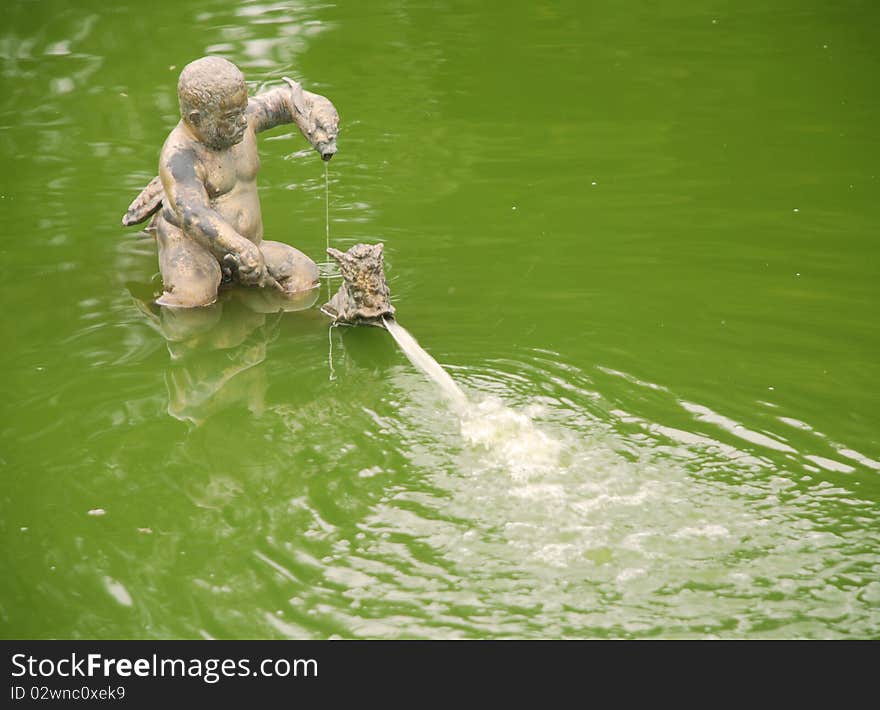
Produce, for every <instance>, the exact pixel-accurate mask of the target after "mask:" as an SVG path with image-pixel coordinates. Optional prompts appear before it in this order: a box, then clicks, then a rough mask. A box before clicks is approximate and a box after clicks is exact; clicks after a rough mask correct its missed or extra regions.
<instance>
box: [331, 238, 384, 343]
mask: <svg viewBox="0 0 880 710" xmlns="http://www.w3.org/2000/svg"><path fill="white" fill-rule="evenodd" d="M384 248H385V245H384V244H355V245H354V246H353V247H351V249H349V250H348V251H346V252H341V251H339V250H338V249H333V248H332V247H331V248H329V249H327V254H329V255H330V256H331V257H332V258H333V260H334V261H335V262H336V263H337V264H339V271H340V273H341V274H342V286H340V287H339V290H338V291H337V292H336V294H335V295H334V296H333V298H331V299H330V300H329V301H328V302H327V303H325V304H324V305H323V306H321V311H322V312H323V313H325V314H326V315H328V316H330V317H331V318H332V319H333V322H334V323H348V324H351V325H375V326H379V327H380V328H381V327H384V325H383V323H382V319H383V318H386V319H393V318H394V306H392V305H391V301H390V300H389V299H390V296H391V291H390V290H389V288H388V282H387V281H386V280H385V266H384V259H383V256H382V253H383V250H384Z"/></svg>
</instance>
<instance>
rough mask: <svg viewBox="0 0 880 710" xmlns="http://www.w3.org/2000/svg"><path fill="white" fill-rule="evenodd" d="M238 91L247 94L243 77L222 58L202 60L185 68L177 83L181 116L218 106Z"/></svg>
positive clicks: (231, 64)
mask: <svg viewBox="0 0 880 710" xmlns="http://www.w3.org/2000/svg"><path fill="white" fill-rule="evenodd" d="M239 91H244V92H245V93H247V86H246V85H245V83H244V74H242V73H241V70H240V69H239V68H238V67H237V66H235V64H233V63H232V62H230V61H228V60H226V59H223V58H222V57H202V58H201V59H196V60H195V61H194V62H190V63H189V64H187V65H186V66H185V67H184V68H183V71H182V72H180V79H179V80H178V82H177V98H178V100H179V101H180V114H181V115H182V116H186V115H187V114H188V113H189V112H190V111H198V110H200V109H204V108H208V107H211V106H217V105H218V104H219V103H220V101H221V100H222V99H223V98H224V97H226V96H230V95H232V94H235V93H237V92H239Z"/></svg>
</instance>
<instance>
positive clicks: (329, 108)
mask: <svg viewBox="0 0 880 710" xmlns="http://www.w3.org/2000/svg"><path fill="white" fill-rule="evenodd" d="M284 81H285V82H286V83H287V86H279V87H277V88H274V89H270V90H269V91H264V92H263V93H261V94H257V95H256V96H253V97H251V98H250V100H249V101H248V114H249V116H250V121H251V125H252V126H253V128H254V131H255V132H257V133H259V132H260V131H266V130H268V129H270V128H274V127H275V126H279V125H281V124H283V123H294V124H296V127H297V128H299V130H300V132H301V133H302V134H303V136H304V137H305V139H306V140H307V141H308V142H309V143H311V144H312V147H313V148H314V149H315V150H316V151H318V154H319V155H320V156H321V157H322V158H323V159H324V160H329V159H330V158H331V157H333V155H334V154H335V153H336V136H337V134H338V132H339V114H338V113H337V111H336V107H335V106H333V103H332V102H331V101H330V99H328V98H327V97H325V96H321V95H320V94H314V93H312V92H311V91H305V90H304V89H303V88H302V84H299V83H297V82H295V81H293V80H292V79H288V78H287V77H284Z"/></svg>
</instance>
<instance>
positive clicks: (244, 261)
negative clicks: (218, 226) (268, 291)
mask: <svg viewBox="0 0 880 710" xmlns="http://www.w3.org/2000/svg"><path fill="white" fill-rule="evenodd" d="M223 260H224V261H225V262H226V263H227V264H230V265H231V266H234V267H235V270H236V271H237V272H238V280H239V281H240V282H241V283H243V284H244V285H246V286H263V285H264V284H265V283H266V281H267V280H268V279H270V278H271V277H270V276H269V273H268V272H267V271H266V261H265V259H263V254H262V252H260V249H259V248H258V247H257V245H256V244H254V243H253V242H251V241H249V240H247V239H245V238H244V237H242V238H241V240H240V241H237V242H236V244H234V245H233V247H232V248H231V249H230V250H229V253H228V254H227V255H226V256H225V257H223Z"/></svg>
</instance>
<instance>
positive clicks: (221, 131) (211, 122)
mask: <svg viewBox="0 0 880 710" xmlns="http://www.w3.org/2000/svg"><path fill="white" fill-rule="evenodd" d="M246 108H247V90H246V89H242V90H239V91H235V92H233V93H230V94H227V95H226V96H223V97H221V100H220V102H219V104H218V105H217V106H216V108H215V107H211V108H209V109H202V110H200V111H198V118H197V120H195V121H192V122H193V123H194V125H195V126H196V129H197V130H198V132H199V137H200V138H201V139H202V141H203V142H204V143H206V144H207V145H208V146H210V147H211V148H214V149H215V150H224V149H226V148H231V147H232V146H234V145H235V144H237V143H241V141H242V139H243V138H244V133H245V130H247V119H246V118H245V115H244V114H245V109H246Z"/></svg>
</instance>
